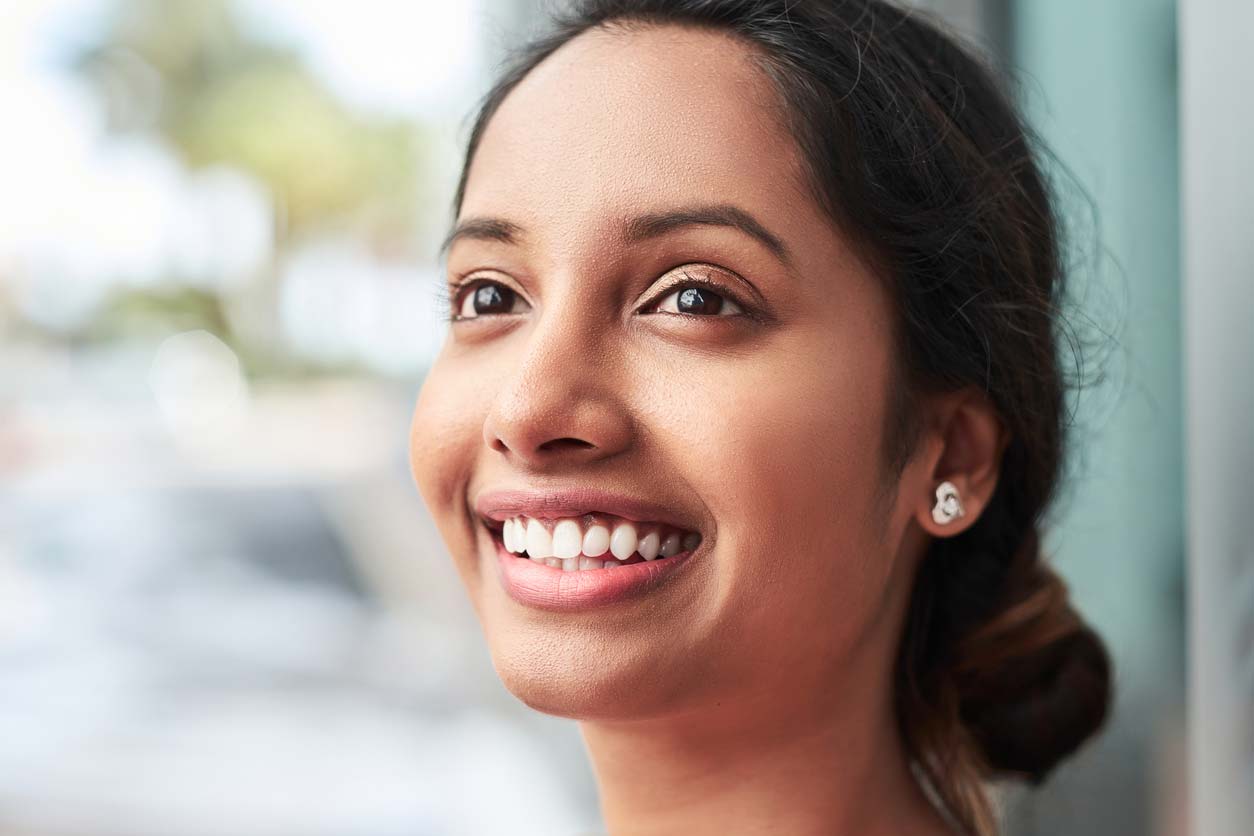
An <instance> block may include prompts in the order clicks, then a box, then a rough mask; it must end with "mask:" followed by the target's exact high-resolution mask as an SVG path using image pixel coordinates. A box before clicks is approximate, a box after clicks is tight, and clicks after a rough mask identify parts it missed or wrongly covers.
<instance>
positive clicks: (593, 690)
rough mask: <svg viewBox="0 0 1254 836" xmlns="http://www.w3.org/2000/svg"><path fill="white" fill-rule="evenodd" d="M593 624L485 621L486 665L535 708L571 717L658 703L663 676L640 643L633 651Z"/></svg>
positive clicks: (608, 713) (590, 716) (596, 715)
mask: <svg viewBox="0 0 1254 836" xmlns="http://www.w3.org/2000/svg"><path fill="white" fill-rule="evenodd" d="M599 632H600V631H599V630H598V629H597V628H596V627H591V628H583V629H582V630H579V629H575V630H572V631H571V632H569V633H567V634H566V635H558V636H553V635H546V634H545V628H544V627H541V626H538V625H536V626H532V627H525V626H523V625H520V624H518V623H516V622H514V623H513V624H512V625H511V624H510V622H509V621H502V622H500V623H499V624H494V623H492V621H491V620H489V622H488V623H486V624H485V633H486V634H487V637H488V646H489V650H490V652H491V655H492V664H493V666H494V667H495V668H496V673H497V676H498V677H499V678H500V680H501V683H502V684H503V685H504V686H505V688H506V689H507V690H508V691H509V692H510V693H511V694H513V695H514V696H515V697H517V698H518V700H519V701H521V702H522V703H524V704H525V705H527V706H528V707H530V708H532V709H535V710H536V711H540V712H543V713H545V714H551V715H553V716H556V717H568V718H571V719H575V720H586V719H596V718H603V717H612V716H621V713H622V711H623V710H624V707H626V706H630V707H631V712H632V715H633V716H638V715H640V714H641V713H648V712H650V711H651V710H652V708H654V707H656V706H657V705H658V704H659V703H661V702H663V699H662V692H666V691H670V690H671V689H669V688H666V687H664V686H665V684H666V683H665V679H659V677H658V673H659V670H658V666H657V665H656V664H655V663H652V662H651V661H650V653H649V651H648V650H647V649H646V648H643V647H641V648H637V649H635V650H633V649H631V648H629V647H626V646H625V645H624V644H623V643H622V642H621V641H615V640H612V638H611V637H610V636H608V635H598V633H599Z"/></svg>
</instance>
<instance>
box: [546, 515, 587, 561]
mask: <svg viewBox="0 0 1254 836" xmlns="http://www.w3.org/2000/svg"><path fill="white" fill-rule="evenodd" d="M582 549H583V532H581V531H580V530H579V523H577V522H575V521H574V520H562V521H561V522H559V523H558V524H557V526H556V527H554V529H553V556H554V557H561V558H575V557H578V556H579V552H580V551H581V550H582Z"/></svg>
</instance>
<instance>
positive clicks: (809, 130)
mask: <svg viewBox="0 0 1254 836" xmlns="http://www.w3.org/2000/svg"><path fill="white" fill-rule="evenodd" d="M455 209H456V212H455V214H456V219H457V220H456V225H455V228H454V230H453V232H452V233H451V234H450V236H449V239H448V242H447V244H446V246H447V254H448V277H449V296H448V301H449V303H450V319H451V324H450V328H449V334H448V338H447V342H446V343H445V346H444V348H443V351H442V353H441V355H440V357H439V358H438V360H437V362H436V364H435V365H434V367H433V368H432V369H431V371H430V374H429V376H428V378H427V379H426V381H425V384H424V386H423V390H422V392H421V394H420V396H419V399H418V404H417V408H416V411H415V415H414V422H413V428H412V465H413V470H414V474H415V478H416V481H417V484H418V487H419V490H420V492H421V494H422V496H423V499H424V501H425V502H426V503H427V505H428V507H429V508H430V510H431V512H432V514H433V515H434V517H435V519H436V521H437V523H438V526H439V529H440V532H441V534H442V536H443V538H444V539H445V541H446V543H447V545H448V548H449V551H450V552H451V554H452V556H453V559H454V560H455V562H456V565H457V569H458V571H459V573H460V574H461V577H462V579H463V581H464V583H465V586H466V588H467V590H468V592H469V594H470V598H471V601H472V603H473V605H474V607H475V610H476V612H477V614H478V616H479V618H480V620H481V622H482V625H483V629H484V633H485V635H486V637H487V641H488V644H489V646H490V649H491V652H492V657H493V661H494V663H495V666H496V669H497V671H498V673H499V674H500V676H501V677H502V679H503V681H504V682H505V684H506V686H507V687H508V688H509V689H510V690H511V691H512V692H513V693H514V694H515V695H517V697H518V698H519V699H520V700H522V701H523V702H525V703H526V704H527V705H529V706H531V707H533V708H535V709H537V710H539V711H543V712H547V713H549V714H556V715H560V716H565V717H571V718H574V719H576V720H578V721H579V726H580V729H581V731H582V734H583V737H584V740H585V742H586V745H587V748H588V751H589V754H590V756H591V760H592V764H593V766H594V768H595V771H596V776H597V781H598V785H599V788H600V793H601V807H602V812H603V816H604V820H605V825H606V829H607V830H608V832H609V833H610V834H612V836H618V834H637V833H640V834H672V833H675V834H706V833H708V834H728V833H785V834H859V836H874V834H902V833H910V834H948V833H978V834H987V833H991V832H994V830H995V823H994V817H993V815H992V813H991V810H990V808H991V805H990V802H989V800H988V799H987V797H986V795H985V793H984V791H983V789H982V787H983V782H984V781H985V780H986V779H991V778H998V777H1006V776H1015V777H1021V778H1026V779H1028V780H1030V781H1039V780H1040V779H1041V778H1043V777H1044V775H1045V774H1046V773H1047V772H1049V771H1050V770H1051V768H1052V767H1053V766H1054V765H1055V764H1056V763H1057V762H1058V761H1059V760H1060V759H1061V758H1063V757H1064V756H1066V755H1067V754H1069V753H1070V752H1072V751H1073V750H1074V749H1075V748H1076V747H1077V746H1079V744H1080V743H1081V742H1082V741H1084V740H1085V739H1086V738H1088V737H1089V736H1090V735H1092V734H1093V732H1094V731H1095V730H1096V729H1097V728H1098V727H1099V726H1100V724H1101V722H1102V720H1103V718H1104V715H1105V712H1106V708H1107V705H1108V700H1109V694H1108V689H1109V665H1108V661H1107V656H1106V653H1105V650H1104V649H1103V646H1102V644H1101V642H1100V640H1099V639H1098V638H1097V637H1096V636H1095V635H1094V633H1093V632H1092V631H1091V630H1090V629H1089V628H1088V627H1087V626H1086V625H1085V624H1084V623H1083V621H1082V620H1081V619H1080V618H1079V617H1078V616H1077V614H1076V613H1075V612H1074V611H1073V610H1072V608H1071V607H1070V606H1069V604H1068V600H1067V594H1066V590H1065V587H1064V586H1063V585H1062V583H1061V581H1060V580H1059V578H1058V577H1057V576H1056V575H1055V574H1054V573H1053V572H1052V571H1051V570H1050V569H1049V568H1048V567H1047V565H1046V564H1045V563H1044V562H1043V561H1042V556H1041V554H1040V552H1039V540H1038V529H1037V523H1038V519H1039V518H1040V517H1041V515H1042V514H1043V513H1044V511H1045V510H1046V508H1047V506H1048V505H1049V502H1050V499H1051V497H1052V496H1053V494H1054V491H1055V484H1056V481H1057V478H1058V474H1059V469H1060V465H1061V460H1062V452H1063V442H1064V430H1065V423H1064V415H1063V409H1064V393H1065V390H1066V381H1065V380H1064V378H1063V375H1062V371H1061V367H1060V363H1059V359H1058V357H1057V355H1056V345H1057V342H1058V339H1059V337H1060V332H1061V330H1062V326H1063V323H1062V321H1061V320H1060V318H1059V314H1058V304H1059V301H1060V299H1061V295H1062V276H1061V274H1060V258H1059V244H1058V240H1057V230H1056V223H1055V216H1054V214H1053V208H1052V205H1051V202H1050V198H1049V195H1048V192H1047V190H1046V187H1045V184H1044V182H1043V178H1042V175H1041V172H1040V170H1039V168H1038V166H1037V163H1036V162H1035V159H1034V156H1033V152H1032V151H1031V150H1030V148H1029V145H1028V142H1027V140H1026V139H1025V130H1024V128H1023V126H1022V125H1021V124H1020V121H1019V119H1018V117H1017V116H1016V114H1015V113H1014V111H1013V110H1012V108H1011V107H1010V106H1009V105H1008V104H1007V102H1006V100H1005V99H1004V98H1003V96H1002V94H1001V93H1000V92H999V91H998V89H997V87H996V84H995V83H994V81H993V80H992V78H991V77H990V74H989V71H988V70H987V69H985V68H984V67H982V66H981V65H980V64H979V63H978V62H977V61H975V60H974V59H973V58H972V57H971V56H969V55H968V54H966V53H965V52H964V51H963V50H961V49H960V48H959V47H957V46H956V45H955V44H954V43H952V42H951V41H950V40H949V39H948V38H947V37H946V36H944V35H942V34H940V33H939V32H938V31H937V30H936V29H935V28H933V27H932V26H931V25H929V24H928V23H926V22H924V21H923V20H920V19H919V18H918V17H916V16H913V15H911V14H909V13H908V12H905V11H901V10H899V9H897V8H895V7H893V6H890V5H887V4H885V3H882V2H869V0H860V2H836V0H825V1H824V2H818V0H814V1H813V2H801V1H800V0H585V2H581V3H578V4H577V8H576V9H575V10H574V11H573V12H571V13H570V14H569V15H568V16H567V17H565V18H563V19H562V20H560V21H558V22H557V25H556V27H555V29H554V31H553V34H551V35H548V36H546V37H544V38H542V39H541V40H539V41H538V42H536V43H534V44H532V45H531V46H529V47H528V48H527V49H526V50H525V51H524V52H523V53H521V55H520V57H519V58H518V60H517V63H516V64H515V66H514V67H513V68H512V69H511V70H510V71H509V72H508V73H507V74H506V75H505V76H504V77H503V78H502V79H501V80H500V82H499V83H498V84H497V86H496V87H495V88H494V89H493V90H492V91H491V92H490V94H489V95H488V97H487V98H486V100H485V102H484V104H483V106H482V110H481V112H480V114H479V118H478V120H477V122H476V123H475V126H474V129H473V132H472V135H471V139H470V143H469V149H468V152H467V155H466V165H465V168H464V170H463V174H462V179H461V183H460V186H459V189H458V192H457V196H456V205H455ZM518 778H519V780H523V781H527V780H531V781H544V780H548V777H547V776H545V775H519V776H518Z"/></svg>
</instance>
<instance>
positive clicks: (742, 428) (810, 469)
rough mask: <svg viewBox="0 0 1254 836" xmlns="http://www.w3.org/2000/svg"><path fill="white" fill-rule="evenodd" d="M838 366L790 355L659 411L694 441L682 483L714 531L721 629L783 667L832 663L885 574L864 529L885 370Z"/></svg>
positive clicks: (865, 615) (822, 358)
mask: <svg viewBox="0 0 1254 836" xmlns="http://www.w3.org/2000/svg"><path fill="white" fill-rule="evenodd" d="M840 356H854V355H853V354H845V355H842V354H841V353H840V349H839V348H836V347H834V348H833V349H832V350H831V351H830V352H826V351H825V352H820V353H816V352H815V351H814V349H813V348H811V349H810V352H809V354H807V352H806V351H805V350H804V345H803V344H802V343H801V342H798V344H796V345H792V346H791V347H790V349H789V350H786V351H780V352H778V353H777V352H772V353H771V357H769V358H768V357H763V358H762V359H761V360H758V359H754V360H750V361H747V362H742V363H739V364H737V365H736V366H735V369H734V373H730V374H727V375H718V376H717V377H716V378H715V380H716V382H714V383H712V385H710V386H709V388H708V389H707V390H706V391H703V392H702V393H701V396H699V397H698V396H696V393H693V392H692V391H691V389H689V391H688V392H687V397H684V398H682V399H681V398H676V399H674V400H673V401H672V402H671V406H670V409H671V411H672V412H673V413H675V414H674V415H672V416H671V417H670V419H669V420H670V421H671V422H672V423H673V424H675V425H678V426H685V427H688V428H692V429H694V431H695V432H694V435H693V438H694V439H696V441H695V443H690V444H687V445H686V447H685V450H684V455H685V456H686V457H687V467H685V468H684V471H685V472H686V473H687V474H689V475H690V478H693V479H695V480H699V482H698V483H697V484H694V485H693V490H694V491H695V492H696V493H697V494H698V495H700V496H702V497H704V498H705V500H706V503H707V505H709V507H710V511H711V513H712V515H713V517H714V518H715V519H716V520H718V521H719V522H718V539H717V547H716V558H717V562H718V564H719V565H718V566H717V569H716V571H717V574H718V575H719V577H720V582H719V583H718V585H717V592H716V594H717V595H718V596H719V600H718V601H716V602H714V603H713V605H712V606H713V607H714V610H715V611H717V612H719V613H720V614H721V618H722V619H725V620H724V623H723V624H722V625H721V630H722V631H724V633H725V635H727V636H728V638H729V640H730V641H733V642H735V643H736V644H737V646H738V647H740V648H742V649H745V648H752V647H757V648H760V649H761V650H762V654H763V657H765V658H770V659H778V660H779V663H780V664H784V663H787V664H808V665H814V664H815V663H816V660H829V661H830V660H831V659H832V658H834V657H835V656H838V655H839V654H840V653H841V652H842V650H843V649H845V648H847V647H848V646H849V645H850V644H851V643H852V642H853V641H854V638H855V636H856V634H857V633H858V632H859V630H860V629H862V625H864V624H865V623H866V622H867V620H868V619H869V618H870V616H871V610H872V609H873V608H874V607H875V606H876V604H875V603H874V602H876V601H878V600H881V598H882V595H881V592H882V589H883V586H884V584H885V583H886V582H887V577H888V572H889V569H890V568H891V567H890V566H889V563H890V558H891V555H889V554H888V553H887V550H886V548H885V546H884V545H883V543H882V537H881V533H880V532H878V531H876V530H875V528H874V525H873V510H874V489H875V487H876V485H877V484H878V482H877V480H878V479H879V477H880V469H879V468H880V459H879V446H880V443H881V424H882V408H883V396H882V395H881V394H880V393H881V392H882V390H883V387H884V384H885V382H886V377H885V374H886V371H885V367H886V362H885V361H881V360H880V359H879V358H876V357H867V356H865V355H864V356H862V357H861V358H860V359H859V360H858V361H857V362H850V363H844V364H841V363H839V362H836V361H834V360H833V359H832V358H834V357H840ZM807 357H809V358H810V359H806V358H807ZM785 358H787V359H786V360H785ZM680 414H682V418H680V417H678V416H679V415H680ZM697 428H699V429H697ZM781 647H786V648H789V650H786V651H784V652H782V653H781V652H780V648H781ZM790 651H791V652H790ZM794 654H795V655H794ZM759 661H761V660H760V659H759Z"/></svg>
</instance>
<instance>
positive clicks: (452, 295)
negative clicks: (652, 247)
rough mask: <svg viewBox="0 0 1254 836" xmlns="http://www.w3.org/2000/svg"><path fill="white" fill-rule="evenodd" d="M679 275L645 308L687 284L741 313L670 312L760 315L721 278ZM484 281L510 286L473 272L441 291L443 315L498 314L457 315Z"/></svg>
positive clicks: (464, 319)
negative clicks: (468, 293) (466, 298)
mask: <svg viewBox="0 0 1254 836" xmlns="http://www.w3.org/2000/svg"><path fill="white" fill-rule="evenodd" d="M680 275H681V276H683V281H675V282H672V283H671V284H669V285H667V286H666V288H664V289H663V290H662V291H661V292H660V293H658V294H657V295H656V296H654V297H653V299H652V300H651V301H649V302H648V303H646V304H645V305H644V308H645V309H647V308H652V307H654V306H656V305H657V304H658V303H659V302H661V301H662V300H663V299H665V298H666V297H667V296H670V295H671V294H672V293H674V292H675V291H677V290H682V289H683V288H686V287H700V288H703V289H705V290H709V291H711V292H713V293H717V294H718V295H719V296H721V297H723V298H724V299H726V300H727V301H729V302H732V303H734V304H735V305H736V306H737V307H738V308H740V310H741V313H738V314H731V315H730V316H717V315H715V316H710V315H702V314H687V313H671V312H670V311H666V313H667V314H668V315H670V316H680V317H684V318H685V319H729V318H735V317H738V316H743V317H746V318H748V319H752V320H755V321H756V320H758V319H759V317H758V316H757V314H756V313H755V312H754V309H753V308H751V307H750V306H749V305H748V304H746V303H745V302H743V301H742V300H741V298H740V297H739V296H737V295H736V294H733V293H730V292H728V291H727V289H726V288H724V287H723V286H722V285H721V284H719V283H718V282H714V281H711V280H709V279H705V278H701V277H698V276H693V275H692V274H691V273H689V272H687V271H686V270H685V271H681V273H680ZM482 284H498V285H501V286H502V287H508V285H506V284H505V283H504V282H499V281H497V280H495V279H489V278H486V277H484V276H470V277H467V278H462V279H459V280H457V281H455V282H452V283H450V284H448V285H445V287H444V293H443V294H441V302H442V307H443V315H444V319H445V320H446V321H448V322H469V321H471V320H475V319H480V318H484V317H491V316H496V314H480V315H479V316H473V317H461V316H458V315H457V311H459V310H461V303H462V301H463V296H464V293H465V292H466V291H469V290H473V289H474V288H477V287H478V286H479V285H482ZM511 289H512V288H511ZM515 292H517V291H515Z"/></svg>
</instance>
